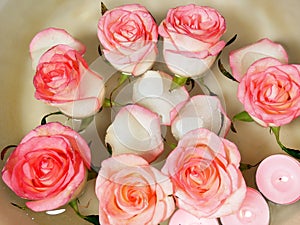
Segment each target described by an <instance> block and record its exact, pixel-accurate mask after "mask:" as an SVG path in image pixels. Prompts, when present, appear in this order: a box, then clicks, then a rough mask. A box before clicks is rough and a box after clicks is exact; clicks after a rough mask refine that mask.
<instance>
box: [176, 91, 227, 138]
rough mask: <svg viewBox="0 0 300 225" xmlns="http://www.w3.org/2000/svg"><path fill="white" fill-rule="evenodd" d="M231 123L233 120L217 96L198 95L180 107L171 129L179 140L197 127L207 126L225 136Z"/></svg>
mask: <svg viewBox="0 0 300 225" xmlns="http://www.w3.org/2000/svg"><path fill="white" fill-rule="evenodd" d="M230 124H231V121H230V119H229V118H228V117H227V115H226V114H225V112H224V110H223V107H222V105H221V103H220V100H219V99H218V98H217V97H215V96H207V95H196V96H193V97H192V98H190V100H189V101H188V102H187V103H186V104H185V105H184V106H183V107H182V108H181V109H180V111H179V113H178V115H177V117H176V118H175V119H174V121H173V122H172V124H171V131H172V134H173V135H174V137H175V138H176V139H177V140H179V139H181V138H182V137H183V136H184V135H185V134H186V133H188V132H189V131H191V130H194V129H197V128H206V129H208V130H211V131H213V132H214V133H216V134H217V135H219V136H221V137H224V136H225V135H226V134H227V132H228V131H229V129H230Z"/></svg>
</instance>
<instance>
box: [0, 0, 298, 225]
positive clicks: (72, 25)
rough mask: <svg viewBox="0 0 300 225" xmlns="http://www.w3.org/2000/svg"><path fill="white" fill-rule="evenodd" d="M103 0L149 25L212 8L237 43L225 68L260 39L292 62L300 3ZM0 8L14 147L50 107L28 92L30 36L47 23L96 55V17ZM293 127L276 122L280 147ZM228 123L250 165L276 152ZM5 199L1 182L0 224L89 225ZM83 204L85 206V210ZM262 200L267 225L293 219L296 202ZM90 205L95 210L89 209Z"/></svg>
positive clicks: (77, 9)
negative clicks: (178, 12) (141, 12)
mask: <svg viewBox="0 0 300 225" xmlns="http://www.w3.org/2000/svg"><path fill="white" fill-rule="evenodd" d="M104 2H105V4H106V6H107V7H108V8H114V7H115V6H118V5H120V4H125V3H141V4H143V5H145V6H146V7H147V8H148V10H149V11H150V12H151V13H152V14H153V16H154V17H155V18H156V20H157V22H160V21H161V20H162V19H163V18H164V16H165V15H166V12H167V10H168V8H170V7H174V6H178V5H182V4H186V3H196V4H201V5H208V6H212V7H215V8H216V9H218V10H219V11H220V12H221V14H223V16H224V17H225V19H226V21H227V27H228V29H227V32H226V34H225V36H224V39H226V40H228V39H229V38H230V37H232V36H233V35H234V34H238V39H237V41H236V42H235V43H234V44H233V45H231V46H230V47H229V48H228V49H227V50H226V51H225V52H224V53H223V62H224V63H225V66H226V67H227V68H228V65H227V57H226V55H227V54H228V51H229V50H232V49H235V48H239V47H241V46H243V45H246V44H250V43H252V42H255V41H257V40H258V39H261V38H263V37H268V38H270V39H272V40H273V41H276V42H280V43H281V44H283V46H284V47H285V48H286V50H287V52H288V54H289V60H290V63H300V54H299V53H300V39H299V34H300V26H299V21H300V13H299V9H300V2H299V1H297V0H285V1H282V0H272V1H271V0H242V1H238V0H226V1H217V0H208V1H205V0H194V1H183V0H172V1H162V0H152V1H146V0H145V1H126V0H123V1H116V0H111V1H109V0H106V1H104ZM0 11H1V13H0V24H1V26H0V32H1V35H0V46H1V48H0V49H1V50H0V58H1V67H0V71H1V72H0V81H1V82H0V85H1V88H0V93H1V94H0V98H1V108H0V120H1V122H0V132H1V133H0V137H1V138H0V148H3V147H5V146H6V145H9V144H18V142H19V141H20V140H21V138H22V137H23V136H24V135H25V134H26V133H27V132H29V131H30V130H31V129H33V128H34V127H36V126H37V125H38V124H39V123H40V119H41V118H42V116H43V115H45V114H47V113H48V112H52V111H55V110H54V109H51V108H49V107H46V106H45V105H44V104H43V103H41V102H39V101H37V100H35V99H34V97H33V93H34V88H33V85H32V78H33V74H34V71H33V70H32V69H31V61H30V57H29V53H28V46H29V43H30V41H31V39H32V37H33V36H34V35H35V34H36V33H37V32H38V31H40V30H41V29H44V28H46V27H49V26H52V27H59V28H64V29H66V30H67V31H69V32H70V33H71V34H72V35H73V36H75V37H76V38H77V39H79V40H81V42H83V43H84V44H85V45H86V46H87V52H86V54H85V58H86V59H87V61H88V63H92V62H93V61H94V60H95V59H96V58H97V57H98V53H97V46H98V39H97V35H96V28H97V22H98V19H99V17H100V1H98V0H55V1H53V0H43V1H38V0H26V1H19V0H1V1H0ZM213 71H214V72H215V74H216V77H217V79H218V81H219V84H220V85H221V87H222V90H223V96H224V99H225V104H226V110H227V113H228V115H229V116H230V117H232V116H233V115H234V114H236V113H238V112H240V111H241V110H242V106H241V105H240V103H239V102H238V101H237V98H236V84H235V83H234V82H232V81H229V80H228V79H226V78H224V77H222V75H221V74H220V73H219V72H218V70H217V68H215V67H214V68H213ZM299 125H300V120H299V119H297V120H295V121H294V122H293V123H292V124H290V125H288V126H285V127H283V129H282V135H281V138H282V141H283V142H284V143H285V144H286V145H289V146H290V147H294V148H297V147H298V148H299V147H300V140H299ZM235 127H236V129H237V130H238V133H236V134H234V133H232V132H230V133H229V136H228V138H229V139H230V140H232V141H233V142H235V143H236V144H237V145H238V147H239V149H240V152H241V155H242V161H243V162H245V163H251V164H255V163H257V162H258V161H260V160H262V159H263V158H265V157H267V156H268V155H271V154H274V153H277V152H281V150H280V149H279V148H278V146H277V145H276V144H275V139H274V137H273V136H272V135H270V133H269V130H268V129H264V128H262V127H259V126H258V125H257V124H254V123H253V124H249V123H242V122H240V123H236V124H235ZM297 128H298V129H297ZM0 166H1V168H2V167H3V162H0ZM274 166H276V165H274ZM254 174H255V170H254V169H251V170H249V171H247V172H245V177H246V179H247V183H248V185H249V186H252V187H255V184H254ZM91 187H92V186H91ZM299 191H300V190H299ZM94 200H95V199H94ZM11 202H13V203H17V204H20V205H22V204H23V201H21V200H20V199H19V198H18V197H16V196H15V195H14V193H13V192H11V191H10V190H9V189H8V188H7V187H6V185H4V184H3V182H2V180H1V181H0V224H1V225H19V224H22V225H29V224H30V225H31V224H39V225H48V224H59V225H64V224H72V225H76V224H78V225H79V224H80V225H83V224H89V223H87V222H85V221H83V220H81V219H80V218H79V217H77V216H76V215H75V214H74V212H73V211H72V210H71V209H70V208H67V210H66V212H64V213H62V214H60V215H58V216H49V215H46V214H45V213H32V212H30V211H28V210H21V209H19V208H17V207H15V206H12V205H11V204H10V203H11ZM91 205H92V204H91ZM91 205H89V207H92V206H91ZM269 205H270V213H271V224H272V225H296V224H299V223H300V222H299V221H300V214H299V211H300V202H297V203H294V204H292V205H288V206H280V205H276V204H273V203H269ZM90 210H91V212H93V211H96V212H97V209H95V208H94V209H90ZM258 225H259V224H258Z"/></svg>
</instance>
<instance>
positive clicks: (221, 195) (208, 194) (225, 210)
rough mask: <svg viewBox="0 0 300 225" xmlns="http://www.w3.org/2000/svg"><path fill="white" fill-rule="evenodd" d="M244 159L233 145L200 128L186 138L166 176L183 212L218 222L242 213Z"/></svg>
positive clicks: (169, 161)
mask: <svg viewBox="0 0 300 225" xmlns="http://www.w3.org/2000/svg"><path fill="white" fill-rule="evenodd" d="M240 159H241V158H240V154H239V151H238V149H237V147H236V146H235V145H234V144H233V143H232V142H230V141H228V140H226V139H224V138H221V137H219V136H217V135H216V134H215V133H213V132H211V131H209V130H206V129H204V128H200V129H195V130H192V131H190V132H189V133H187V134H186V135H184V136H183V138H182V139H181V140H180V141H179V143H178V146H177V147H176V148H175V149H174V150H173V151H172V152H171V153H170V155H169V156H168V158H167V160H166V163H165V165H164V167H163V168H162V172H163V173H165V174H167V175H169V176H170V177H171V180H172V182H173V185H174V189H175V190H174V196H175V199H176V203H177V206H178V207H179V208H180V209H184V210H185V211H187V212H189V213H191V214H193V215H195V216H196V217H198V218H202V217H206V218H217V217H221V216H224V215H228V214H231V213H233V212H235V211H236V210H238V209H239V207H240V206H241V204H242V202H243V199H244V198H245V194H246V184H245V181H244V178H243V176H242V173H241V172H240V170H239V163H240Z"/></svg>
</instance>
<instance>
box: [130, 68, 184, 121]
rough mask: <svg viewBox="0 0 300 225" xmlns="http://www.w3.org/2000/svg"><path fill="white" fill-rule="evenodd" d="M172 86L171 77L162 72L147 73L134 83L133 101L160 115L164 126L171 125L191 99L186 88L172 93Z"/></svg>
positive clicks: (177, 89)
mask: <svg viewBox="0 0 300 225" xmlns="http://www.w3.org/2000/svg"><path fill="white" fill-rule="evenodd" d="M171 84H172V77H171V76H170V75H168V74H166V73H164V72H161V71H147V72H146V73H145V74H144V75H143V76H141V77H139V78H138V80H137V81H136V82H135V83H134V85H133V95H132V100H133V101H134V102H135V103H136V104H138V105H141V106H143V107H146V108H148V109H150V110H151V111H153V112H156V113H157V114H159V115H160V117H161V123H162V124H164V125H170V124H171V122H172V120H173V119H174V118H175V116H176V115H177V113H178V111H179V110H180V108H181V107H182V106H183V105H184V103H185V102H186V101H187V100H188V99H189V93H188V92H187V90H186V88H185V87H184V86H182V87H180V88H176V89H174V90H172V91H170V87H171Z"/></svg>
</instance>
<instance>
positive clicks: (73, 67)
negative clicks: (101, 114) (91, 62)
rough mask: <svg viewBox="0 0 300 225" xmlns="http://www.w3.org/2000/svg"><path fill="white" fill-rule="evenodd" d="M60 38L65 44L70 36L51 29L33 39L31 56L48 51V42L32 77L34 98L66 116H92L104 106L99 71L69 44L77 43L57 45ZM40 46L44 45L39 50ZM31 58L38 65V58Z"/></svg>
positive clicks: (102, 85)
mask: <svg viewBox="0 0 300 225" xmlns="http://www.w3.org/2000/svg"><path fill="white" fill-rule="evenodd" d="M49 39H50V40H49ZM60 39H61V42H62V43H66V42H67V41H65V39H71V37H70V36H69V35H68V34H67V33H66V32H65V31H62V30H55V29H54V28H51V29H50V30H49V29H46V30H44V31H41V32H40V33H38V34H37V35H36V36H35V37H34V38H33V40H32V42H31V45H30V51H31V53H32V57H36V56H37V55H40V53H39V54H37V53H36V52H41V51H42V50H45V49H46V45H49V49H47V50H46V51H45V52H43V53H42V54H41V56H40V58H39V59H38V64H37V67H36V73H35V76H34V80H33V83H34V86H35V89H36V92H35V97H36V98H37V99H39V100H42V101H43V102H45V103H46V104H49V105H51V106H56V107H58V108H59V109H60V110H61V111H62V112H63V113H64V114H66V115H67V116H70V117H76V118H83V117H88V116H91V115H93V114H95V113H97V112H98V111H99V109H100V108H101V106H102V103H103V100H104V81H103V79H102V77H101V76H100V75H99V74H97V73H95V72H94V71H92V70H91V69H89V67H88V65H87V63H86V62H85V60H84V59H83V58H82V55H81V54H82V53H81V52H79V51H77V50H76V49H73V48H72V47H70V46H73V45H74V44H70V46H68V45H66V44H58V42H59V40H60ZM51 41H52V42H53V43H52V42H51ZM48 42H51V43H48ZM75 43H77V42H75ZM77 44H78V43H77ZM52 45H54V46H52ZM41 46H43V48H41V49H39V47H41ZM75 46H76V45H75ZM79 46H81V45H79ZM81 48H82V47H81ZM38 50H40V51H38ZM35 53H36V54H35ZM32 60H33V64H35V62H36V60H37V59H36V58H33V59H32Z"/></svg>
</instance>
